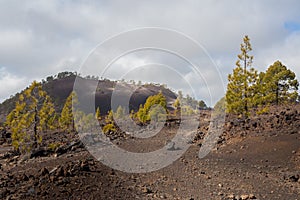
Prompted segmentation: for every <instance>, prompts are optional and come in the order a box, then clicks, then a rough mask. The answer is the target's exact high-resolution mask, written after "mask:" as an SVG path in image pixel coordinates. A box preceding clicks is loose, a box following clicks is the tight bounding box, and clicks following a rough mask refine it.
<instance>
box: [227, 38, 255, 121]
mask: <svg viewBox="0 0 300 200" xmlns="http://www.w3.org/2000/svg"><path fill="white" fill-rule="evenodd" d="M251 50H252V47H251V44H250V39H249V37H248V36H245V37H244V39H243V43H242V44H241V53H240V54H239V55H238V60H237V62H236V68H235V69H234V70H233V73H232V74H229V76H228V85H227V92H226V101H227V112H229V113H235V114H242V115H244V116H248V115H249V109H250V108H251V107H253V106H254V105H253V104H252V102H253V98H254V95H255V83H256V81H257V76H258V75H257V71H256V70H255V69H254V68H253V67H252V60H253V56H251V55H249V52H250V51H251Z"/></svg>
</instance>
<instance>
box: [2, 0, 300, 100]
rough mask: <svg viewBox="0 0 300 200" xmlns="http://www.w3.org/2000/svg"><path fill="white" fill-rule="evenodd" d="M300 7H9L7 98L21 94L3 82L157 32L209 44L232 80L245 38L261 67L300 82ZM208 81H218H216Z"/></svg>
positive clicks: (290, 3)
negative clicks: (279, 69)
mask: <svg viewBox="0 0 300 200" xmlns="http://www.w3.org/2000/svg"><path fill="white" fill-rule="evenodd" d="M299 7H300V2H299V1H297V0H286V1H276V3H274V1H271V0H266V1H260V0H254V1H236V0H228V1H216V0H204V1H197V0H187V1H180V0H174V1H172V2H171V1H120V0H119V1H81V0H78V1H60V0H53V1H38V2H37V1H34V0H28V1H22V2H20V1H17V0H7V1H1V2H0V66H6V70H5V73H4V72H1V73H2V74H1V76H2V77H1V87H2V89H3V90H1V96H2V98H5V97H8V96H10V95H11V94H14V93H15V92H16V91H18V90H17V89H18V88H17V89H14V88H16V86H13V85H11V86H10V87H6V88H3V86H2V85H3V84H2V83H4V81H3V80H10V81H11V79H14V78H15V79H16V81H15V82H17V80H19V82H18V83H19V84H18V85H20V88H25V87H26V84H28V83H27V82H26V81H25V80H32V79H33V78H38V79H42V78H45V76H47V75H50V74H56V73H58V72H59V71H65V70H71V71H74V70H78V69H79V65H80V64H81V63H82V62H83V61H84V59H85V58H86V57H87V56H88V54H89V52H90V51H91V49H93V48H94V47H96V45H97V44H99V43H100V42H103V41H104V40H105V39H107V38H108V37H110V36H112V35H115V34H118V33H120V32H122V31H127V30H129V29H133V28H137V27H149V26H150V27H153V26H154V27H163V28H170V29H174V30H177V31H180V32H182V33H184V34H187V35H188V36H191V37H192V38H194V39H195V40H196V41H198V42H199V43H201V44H202V45H204V46H205V48H206V50H207V51H208V52H209V53H210V55H211V56H212V58H213V59H214V60H215V61H216V63H217V64H218V65H219V66H220V69H221V72H222V77H223V78H224V79H225V82H226V77H227V75H226V74H228V73H230V72H231V71H232V69H233V67H234V64H235V61H236V55H237V54H238V53H239V45H240V43H241V41H242V37H243V36H244V35H245V34H248V35H249V36H250V39H251V43H252V46H253V54H254V65H255V66H257V67H258V68H259V69H260V70H265V69H266V67H267V66H268V65H270V64H272V63H273V62H274V61H275V60H281V61H282V62H283V63H284V64H286V65H287V66H288V67H290V68H291V69H292V70H294V71H296V73H297V77H298V78H299V77H300V71H299V69H300V68H299V66H300V60H299V59H298V58H299V51H300V48H299V45H300V44H299V41H300V39H299V38H300V36H299V33H297V32H291V31H290V30H287V29H285V26H284V24H285V23H286V22H289V21H297V20H298V19H299V18H300V14H299ZM149 39H150V37H149ZM128 42H130V41H128ZM174 42H175V43H176V42H178V41H174ZM126 59H127V60H126ZM147 59H148V60H149V58H147V56H144V57H140V56H133V57H132V58H130V59H128V58H121V59H120V60H118V61H117V63H115V66H118V67H115V68H114V69H115V71H111V73H115V75H118V74H121V72H122V73H123V71H122V70H123V69H124V70H125V69H128V66H134V65H138V66H139V65H143V64H145V63H146V64H147V62H146V61H147ZM150 60H151V61H152V60H153V59H152V58H151V59H150ZM155 61H157V62H161V63H162V64H167V65H169V66H175V68H176V69H178V70H179V71H180V73H182V74H183V75H187V77H188V73H189V72H190V71H189V70H186V66H184V65H182V66H180V65H181V64H183V63H182V62H180V61H179V62H177V60H174V59H170V57H169V56H167V55H165V54H161V55H159V56H157V59H156V60H155ZM118 62H119V63H118ZM179 63H180V64H179ZM120 68H121V69H122V70H120ZM129 68H130V67H129ZM2 71H3V70H2ZM162 71H163V70H162ZM3 73H4V75H3ZM7 73H8V74H7ZM156 74H157V73H156ZM160 75H164V73H161V74H160ZM148 76H149V77H148V79H151V78H153V79H154V78H156V77H150V76H155V73H153V74H152V73H149V74H148ZM206 76H207V78H208V80H213V77H214V76H215V75H214V73H212V74H211V73H208V75H206ZM3 77H6V79H5V78H3ZM20 77H21V78H20ZM190 78H191V80H194V78H193V77H190ZM11 82H12V81H11ZM208 82H209V81H208ZM7 83H9V81H8V82H7ZM209 83H212V82H209ZM11 84H12V83H11ZM212 86H213V85H212ZM9 88H11V89H9ZM199 90H201V89H199ZM201 92H202V90H201V91H200V92H199V93H201ZM218 93H220V95H221V92H219V91H218Z"/></svg>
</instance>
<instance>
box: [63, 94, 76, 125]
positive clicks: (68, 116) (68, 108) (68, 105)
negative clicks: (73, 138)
mask: <svg viewBox="0 0 300 200" xmlns="http://www.w3.org/2000/svg"><path fill="white" fill-rule="evenodd" d="M76 104H78V99H77V94H76V93H75V92H71V94H70V95H69V96H68V98H67V100H66V102H65V105H64V107H63V109H62V111H61V115H60V118H59V126H60V128H61V129H62V130H64V131H74V130H75V124H74V116H73V111H72V108H73V106H75V105H76Z"/></svg>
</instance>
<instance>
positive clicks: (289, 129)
mask: <svg viewBox="0 0 300 200" xmlns="http://www.w3.org/2000/svg"><path fill="white" fill-rule="evenodd" d="M209 119H210V111H202V112H201V115H200V125H199V128H198V132H197V135H196V137H195V139H194V140H193V142H192V143H193V144H192V145H191V147H190V148H189V149H188V151H187V152H186V153H185V154H184V155H183V156H182V157H181V158H180V159H178V160H177V161H175V162H174V163H173V164H172V165H169V166H167V167H165V168H163V169H160V170H158V171H154V172H150V173H138V174H136V173H125V172H122V171H117V170H113V169H111V168H109V167H107V166H105V165H103V164H102V163H101V162H99V161H97V160H96V159H95V158H93V156H92V155H91V154H90V153H89V152H88V151H87V150H86V149H85V147H84V145H83V144H82V143H81V141H80V140H79V139H78V136H77V135H76V133H62V132H49V133H45V135H44V136H43V138H44V147H45V148H41V149H39V151H37V152H33V153H31V154H28V155H18V154H16V153H15V152H13V151H12V149H11V146H10V144H9V143H10V138H9V137H10V134H9V133H7V132H6V131H5V130H1V136H0V144H1V146H0V198H1V199H186V200H188V199H189V200H191V199H204V200H210V199H220V200H226V199H228V200H234V199H236V200H245V199H267V200H269V199H280V200H282V199H283V200H296V199H300V179H299V176H300V105H295V106H294V105H293V106H285V107H276V106H275V107H272V108H270V111H269V112H268V113H265V114H263V115H256V114H253V115H252V116H251V117H250V118H249V119H243V118H238V117H236V116H227V117H226V122H225V125H224V133H223V135H222V136H220V138H219V140H218V144H217V145H216V146H215V148H214V149H213V151H211V152H210V153H209V154H208V155H207V156H206V157H205V158H202V159H199V158H198V152H199V149H200V147H201V144H202V141H203V137H204V136H205V134H207V130H208V125H209ZM177 129H178V124H176V123H170V124H167V126H165V127H164V128H163V129H162V131H161V132H160V133H159V134H157V135H155V136H154V137H152V138H149V139H137V138H133V137H117V138H116V139H115V140H113V142H114V143H115V144H117V145H119V146H120V147H122V148H125V149H129V150H130V151H134V152H146V151H153V150H155V149H157V148H160V147H161V146H163V145H165V143H166V141H167V140H169V139H170V138H172V137H173V136H174V134H176V130H177ZM118 134H121V133H118ZM53 142H57V143H59V147H58V148H56V149H51V148H49V144H51V143H53Z"/></svg>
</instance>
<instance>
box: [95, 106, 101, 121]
mask: <svg viewBox="0 0 300 200" xmlns="http://www.w3.org/2000/svg"><path fill="white" fill-rule="evenodd" d="M95 118H96V119H97V120H101V112H100V108H99V107H97V109H96V114H95Z"/></svg>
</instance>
